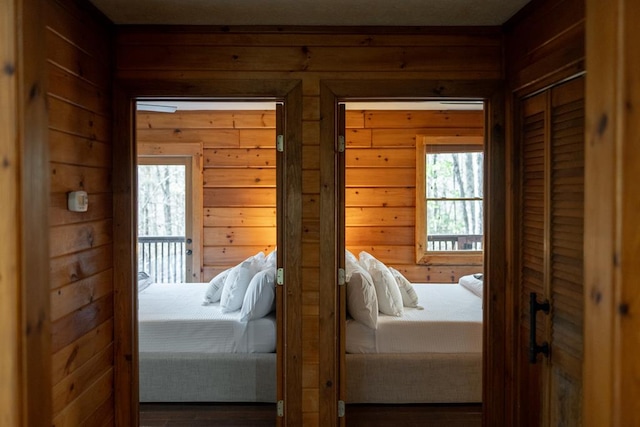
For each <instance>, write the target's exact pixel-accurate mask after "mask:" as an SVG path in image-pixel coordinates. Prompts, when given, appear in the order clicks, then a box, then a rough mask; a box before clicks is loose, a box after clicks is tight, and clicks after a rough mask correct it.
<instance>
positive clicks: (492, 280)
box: [482, 90, 508, 427]
mask: <svg viewBox="0 0 640 427" xmlns="http://www.w3.org/2000/svg"><path fill="white" fill-rule="evenodd" d="M487 101H488V102H485V107H486V111H485V129H486V135H487V136H486V139H485V153H486V155H485V157H484V158H485V171H486V172H485V186H484V188H486V189H487V195H486V196H485V199H484V200H485V203H484V216H485V218H487V221H486V223H485V250H484V275H485V277H486V279H485V280H486V281H485V283H486V285H485V286H486V287H487V289H486V291H485V292H486V293H485V297H484V300H483V304H484V305H483V307H484V310H483V322H484V324H485V327H484V340H483V360H482V361H483V384H482V401H483V411H482V416H483V425H485V426H495V427H500V426H504V425H507V424H508V423H506V422H505V418H504V417H505V411H506V407H507V405H508V403H507V402H506V401H505V384H506V372H505V366H506V363H507V360H506V354H507V341H506V335H505V334H506V329H505V322H504V319H505V318H506V317H507V311H506V310H507V306H506V300H505V296H506V290H507V282H506V271H505V268H504V265H505V263H506V256H507V254H506V241H505V234H506V230H507V222H506V217H505V209H506V191H507V188H506V187H505V182H506V175H505V173H506V167H507V165H506V157H505V156H506V153H505V143H506V142H505V134H504V129H505V109H504V96H503V94H502V92H501V91H498V90H496V91H495V92H493V93H491V94H490V95H489V96H488V97H487Z"/></svg>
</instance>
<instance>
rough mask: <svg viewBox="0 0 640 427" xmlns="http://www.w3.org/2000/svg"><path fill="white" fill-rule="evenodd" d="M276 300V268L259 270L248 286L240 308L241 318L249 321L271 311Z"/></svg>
mask: <svg viewBox="0 0 640 427" xmlns="http://www.w3.org/2000/svg"><path fill="white" fill-rule="evenodd" d="M275 301H276V269H275V267H270V268H267V269H266V270H262V271H260V272H258V273H257V274H256V275H255V276H253V279H251V282H250V283H249V287H248V288H247V292H246V294H245V295H244V301H243V302H242V308H241V309H240V320H241V321H243V322H248V321H249V320H253V319H260V318H262V317H264V316H266V315H267V314H269V313H271V311H273V309H274V307H275Z"/></svg>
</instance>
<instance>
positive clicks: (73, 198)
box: [67, 191, 89, 212]
mask: <svg viewBox="0 0 640 427" xmlns="http://www.w3.org/2000/svg"><path fill="white" fill-rule="evenodd" d="M67 207H68V208H69V210H70V211H71V212H86V211H87V209H88V208H89V196H88V195H87V192H86V191H72V192H70V193H69V194H68V197H67Z"/></svg>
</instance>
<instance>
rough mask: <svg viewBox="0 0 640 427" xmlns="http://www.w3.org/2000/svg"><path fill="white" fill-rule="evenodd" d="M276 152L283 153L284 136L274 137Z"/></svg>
mask: <svg viewBox="0 0 640 427" xmlns="http://www.w3.org/2000/svg"><path fill="white" fill-rule="evenodd" d="M276 150H278V151H279V152H281V153H282V152H284V135H278V136H276Z"/></svg>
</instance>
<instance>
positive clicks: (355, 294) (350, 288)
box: [347, 267, 378, 329]
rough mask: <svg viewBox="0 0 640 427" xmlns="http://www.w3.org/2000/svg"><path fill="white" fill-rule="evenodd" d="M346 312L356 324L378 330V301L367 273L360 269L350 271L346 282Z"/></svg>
mask: <svg viewBox="0 0 640 427" xmlns="http://www.w3.org/2000/svg"><path fill="white" fill-rule="evenodd" d="M347 311H348V312H349V314H350V315H351V317H353V318H354V319H355V320H357V321H358V322H360V323H362V324H364V325H365V326H368V327H370V328H371V329H378V299H377V298H376V289H375V288H374V287H373V283H372V282H371V280H370V276H369V273H367V272H366V271H364V269H362V268H361V267H360V268H358V269H355V270H354V271H352V274H351V278H350V279H349V281H348V282H347Z"/></svg>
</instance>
